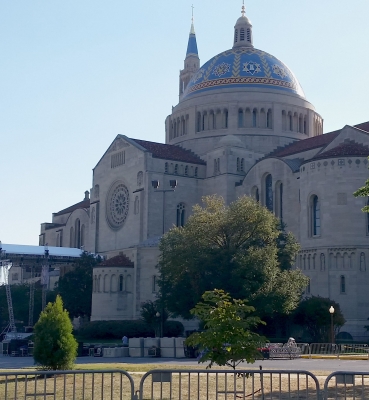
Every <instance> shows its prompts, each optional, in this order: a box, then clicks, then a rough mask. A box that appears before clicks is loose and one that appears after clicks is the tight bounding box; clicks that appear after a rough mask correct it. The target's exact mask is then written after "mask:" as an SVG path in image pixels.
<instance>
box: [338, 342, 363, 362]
mask: <svg viewBox="0 0 369 400" xmlns="http://www.w3.org/2000/svg"><path fill="white" fill-rule="evenodd" d="M338 346H339V355H340V358H342V359H345V358H350V359H352V358H354V359H355V358H357V359H368V360H369V347H368V345H367V344H340V345H338Z"/></svg>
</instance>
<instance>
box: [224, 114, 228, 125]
mask: <svg viewBox="0 0 369 400" xmlns="http://www.w3.org/2000/svg"><path fill="white" fill-rule="evenodd" d="M224 128H225V129H227V128H228V110H224Z"/></svg>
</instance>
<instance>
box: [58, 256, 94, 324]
mask: <svg viewBox="0 0 369 400" xmlns="http://www.w3.org/2000/svg"><path fill="white" fill-rule="evenodd" d="M100 261H101V259H100V258H96V257H95V256H93V255H91V254H88V253H84V254H82V256H81V258H79V259H78V261H77V262H76V263H75V264H74V268H73V270H72V271H69V272H67V273H66V274H65V275H64V276H63V277H62V278H60V279H59V282H58V288H57V292H58V293H59V294H60V296H61V297H62V299H63V302H64V306H65V308H66V309H67V310H68V312H69V315H70V316H71V317H80V316H81V317H83V316H88V317H90V316H91V299H92V272H93V268H94V266H96V265H97V264H98V263H99V262H100Z"/></svg>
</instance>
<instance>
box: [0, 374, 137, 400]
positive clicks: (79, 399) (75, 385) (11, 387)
mask: <svg viewBox="0 0 369 400" xmlns="http://www.w3.org/2000/svg"><path fill="white" fill-rule="evenodd" d="M133 398H134V382H133V379H132V377H131V376H130V375H129V374H128V373H127V372H125V371H121V370H94V371H36V372H9V373H8V372H2V373H0V399H5V400H29V399H37V400H38V399H47V400H51V399H53V400H132V399H133Z"/></svg>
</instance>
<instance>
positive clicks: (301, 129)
mask: <svg viewBox="0 0 369 400" xmlns="http://www.w3.org/2000/svg"><path fill="white" fill-rule="evenodd" d="M299 132H300V133H303V132H304V118H303V116H302V114H300V117H299Z"/></svg>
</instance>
